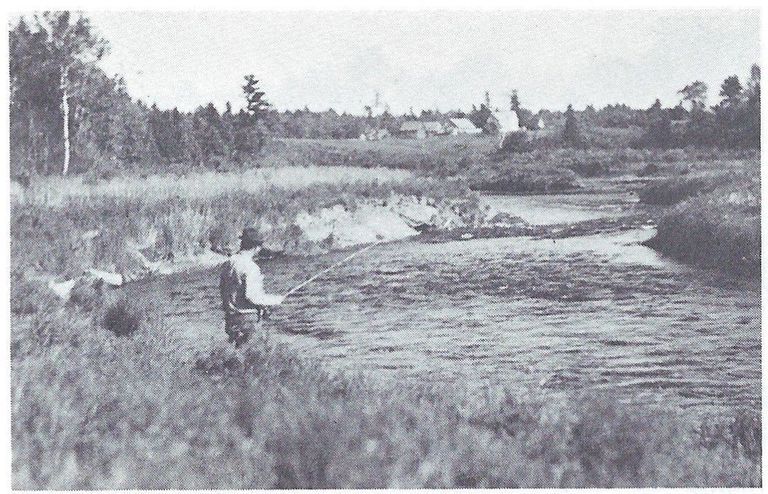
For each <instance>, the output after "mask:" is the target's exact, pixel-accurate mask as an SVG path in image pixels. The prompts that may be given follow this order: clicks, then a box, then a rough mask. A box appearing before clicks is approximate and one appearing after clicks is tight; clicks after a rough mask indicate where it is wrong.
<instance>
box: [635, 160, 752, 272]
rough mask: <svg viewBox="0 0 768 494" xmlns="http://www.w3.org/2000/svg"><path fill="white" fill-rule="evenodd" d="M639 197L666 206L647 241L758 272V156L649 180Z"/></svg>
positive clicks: (712, 264)
mask: <svg viewBox="0 0 768 494" xmlns="http://www.w3.org/2000/svg"><path fill="white" fill-rule="evenodd" d="M640 200H641V201H642V202H644V203H646V204H654V205H661V206H666V209H664V210H662V211H661V212H660V214H659V216H658V220H657V222H658V229H657V234H656V236H655V237H654V238H652V239H651V240H649V241H648V242H647V243H646V245H648V246H650V247H652V248H654V249H657V250H658V251H660V252H662V253H664V254H667V255H670V256H672V257H675V258H677V259H680V260H682V261H684V262H688V263H692V264H697V265H700V266H704V267H708V268H717V269H720V270H723V271H726V272H731V273H737V274H742V275H746V276H749V277H759V276H760V257H761V253H760V249H761V236H760V201H761V197H760V161H759V158H757V157H755V158H754V159H751V160H743V161H735V162H731V163H728V164H727V166H720V167H716V168H709V169H705V170H700V171H699V172H697V173H693V174H690V175H689V174H686V175H678V176H671V177H666V178H662V179H659V180H656V181H653V182H651V183H650V184H649V185H648V186H646V187H645V188H644V189H643V190H641V191H640Z"/></svg>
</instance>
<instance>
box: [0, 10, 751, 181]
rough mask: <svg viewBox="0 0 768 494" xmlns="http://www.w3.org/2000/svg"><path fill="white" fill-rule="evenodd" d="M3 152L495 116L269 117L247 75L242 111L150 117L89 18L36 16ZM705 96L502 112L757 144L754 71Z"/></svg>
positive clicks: (167, 146)
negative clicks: (105, 62)
mask: <svg viewBox="0 0 768 494" xmlns="http://www.w3.org/2000/svg"><path fill="white" fill-rule="evenodd" d="M9 49H10V53H9V55H10V151H11V167H12V168H11V170H12V173H14V174H20V173H25V174H54V173H63V174H66V173H69V172H70V171H76V172H82V171H87V170H90V169H95V168H98V167H102V168H103V167H105V166H107V165H109V166H114V167H125V166H131V165H134V164H137V163H152V164H162V163H166V164H168V165H173V164H180V165H183V166H195V165H206V166H211V165H214V166H215V165H216V164H217V163H221V162H241V163H242V162H247V161H249V160H252V159H254V157H255V156H256V155H257V154H258V153H259V151H260V150H262V149H263V147H264V145H265V143H266V142H267V139H268V138H269V137H288V138H314V139H321V138H324V139H353V138H358V137H359V136H360V135H361V134H363V133H365V132H366V131H367V130H368V129H371V128H386V129H388V130H389V131H390V132H391V133H395V132H397V130H398V129H399V127H400V125H401V124H402V122H403V121H406V120H423V121H427V120H438V121H447V119H448V118H454V117H459V118H461V117H465V118H468V119H470V120H471V121H472V122H473V123H475V125H477V126H478V127H480V128H485V127H486V123H487V121H488V117H489V116H490V114H491V113H492V111H493V110H497V109H499V108H498V107H494V106H492V104H491V101H490V96H489V94H488V93H487V92H486V94H485V99H484V101H483V102H481V103H480V104H479V105H473V107H472V108H471V110H470V111H467V112H464V111H461V110H453V111H447V112H440V111H438V110H424V111H422V112H421V113H419V114H416V113H414V112H413V111H411V112H410V113H408V114H404V115H399V116H398V115H393V114H391V113H390V112H389V111H384V112H383V113H382V114H379V115H377V116H374V115H372V113H371V112H370V111H369V112H368V114H367V115H351V114H346V113H337V112H335V111H334V110H327V111H323V112H313V111H310V110H309V109H307V108H304V109H301V110H296V111H282V112H280V111H276V110H275V109H273V108H272V107H271V106H270V105H269V103H268V102H267V99H266V97H265V94H264V92H263V91H262V90H261V89H260V88H259V85H258V84H259V81H258V80H257V79H256V77H255V76H253V75H248V76H245V78H244V80H243V85H242V90H243V92H242V96H243V100H242V103H243V106H244V107H243V108H242V109H240V110H237V111H235V110H233V107H232V105H231V104H230V103H227V104H226V106H225V109H224V111H219V109H217V108H216V106H215V105H213V104H212V103H208V104H204V105H201V106H200V107H198V108H197V109H196V110H194V111H191V112H185V111H180V110H178V109H176V108H174V109H160V108H158V107H157V106H156V105H154V104H153V105H148V104H146V103H144V102H142V101H135V100H133V99H132V98H131V97H130V96H129V94H128V92H127V90H126V87H125V82H124V80H123V79H122V78H121V77H119V76H114V77H110V76H108V75H107V74H106V73H105V72H104V71H103V70H102V69H101V68H100V67H99V66H98V62H99V61H100V60H101V59H102V58H103V57H104V56H105V55H106V54H107V53H108V50H109V44H108V42H107V41H106V40H104V39H103V38H101V37H100V36H99V35H98V33H97V32H96V30H95V29H94V28H93V26H92V25H91V23H90V21H89V20H88V18H87V17H85V16H82V15H72V14H70V13H69V12H46V13H43V14H40V15H36V16H34V17H33V18H31V19H25V18H21V19H19V20H18V21H17V22H16V23H15V24H14V25H13V26H12V27H11V29H10V33H9ZM707 91H708V88H707V86H706V84H704V83H703V82H701V81H695V82H693V83H691V84H689V85H687V86H686V87H684V88H683V89H681V90H680V95H681V101H680V103H679V104H677V105H676V106H675V107H672V108H663V107H662V105H661V103H660V102H659V101H658V100H657V101H656V103H655V104H654V105H653V106H651V107H650V108H648V109H633V108H631V107H629V106H627V105H623V104H616V105H607V106H605V107H604V108H601V109H599V110H598V109H595V108H594V107H592V106H587V107H586V108H585V109H584V110H583V111H580V112H577V111H575V110H573V108H572V107H569V109H568V110H567V111H566V112H559V111H557V112H552V111H548V110H541V111H539V112H536V113H534V112H532V111H531V110H529V109H527V108H525V107H524V106H523V105H522V103H521V101H520V97H519V95H518V93H517V91H512V93H511V94H510V99H509V104H508V105H503V106H504V107H505V108H504V109H505V110H506V109H509V110H513V111H516V112H517V113H518V116H519V118H520V122H521V125H523V126H528V127H533V126H534V124H535V122H536V121H537V120H538V119H539V118H541V119H543V120H544V122H546V124H547V125H548V126H555V127H557V128H561V129H563V130H562V134H561V137H562V139H561V141H562V142H561V143H562V144H563V145H570V146H584V145H586V144H585V143H586V141H585V140H584V139H583V137H582V134H583V131H584V129H585V128H589V127H603V128H629V127H637V128H642V129H644V133H643V137H642V138H641V139H639V140H638V142H637V143H635V144H636V145H637V146H645V147H665V148H666V147H684V146H687V145H696V146H723V147H759V134H760V69H759V67H758V66H757V65H755V66H754V67H753V68H752V71H751V74H750V78H749V80H748V81H747V82H746V84H745V85H742V83H741V81H740V80H739V78H738V77H737V76H731V77H729V78H727V79H726V80H725V81H724V82H723V84H722V86H721V91H720V95H721V96H722V100H721V101H719V102H718V103H717V104H715V105H714V106H707V103H706V94H707Z"/></svg>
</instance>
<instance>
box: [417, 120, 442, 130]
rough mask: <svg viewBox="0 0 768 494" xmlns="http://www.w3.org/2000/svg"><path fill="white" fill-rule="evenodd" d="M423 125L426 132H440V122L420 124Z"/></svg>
mask: <svg viewBox="0 0 768 494" xmlns="http://www.w3.org/2000/svg"><path fill="white" fill-rule="evenodd" d="M422 123H423V124H424V130H426V131H427V132H442V131H443V130H444V129H443V124H441V123H440V122H422Z"/></svg>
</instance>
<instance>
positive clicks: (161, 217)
mask: <svg viewBox="0 0 768 494" xmlns="http://www.w3.org/2000/svg"><path fill="white" fill-rule="evenodd" d="M404 175H408V173H407V172H397V171H391V170H362V171H361V170H359V169H347V168H317V167H316V168H293V169H275V170H268V171H250V172H245V173H242V174H238V173H230V174H222V175H217V174H212V173H209V172H206V173H203V174H190V175H188V176H185V177H174V176H168V175H160V176H148V177H145V178H142V177H117V178H114V179H111V180H108V181H97V182H96V183H92V184H89V183H84V182H83V181H82V180H81V178H79V177H74V178H72V179H67V180H66V181H62V180H46V181H41V182H39V183H36V184H33V185H32V186H31V187H29V188H27V189H26V190H24V191H23V192H22V193H21V194H19V195H18V196H17V197H16V199H15V200H13V201H12V207H11V238H12V241H11V255H12V266H13V269H14V274H15V276H16V278H20V277H23V276H22V275H23V273H22V272H24V271H33V272H35V273H48V274H55V275H61V276H63V277H72V276H79V275H80V274H82V272H83V271H84V270H86V269H88V268H97V269H102V270H106V271H116V272H119V273H133V272H137V270H138V271H141V269H143V267H142V266H141V265H140V264H141V262H140V260H138V259H137V258H136V256H135V255H134V251H140V252H141V254H142V256H144V257H145V258H146V259H147V260H148V261H149V262H159V261H163V260H168V259H180V258H188V257H194V256H199V255H204V254H206V253H209V252H210V251H211V250H212V249H213V250H214V251H219V252H222V251H226V250H227V249H230V248H232V247H234V246H235V245H236V242H237V234H238V232H239V231H240V230H241V229H242V228H243V227H244V226H254V225H255V226H258V227H260V228H261V229H262V231H263V232H264V236H265V238H266V241H267V245H268V247H270V248H271V249H273V250H279V251H285V252H288V253H293V254H307V253H312V252H315V251H318V250H320V249H322V248H323V247H322V246H320V245H318V244H317V242H311V241H309V240H308V239H307V238H306V237H305V236H304V235H303V234H302V232H301V231H300V230H297V227H296V225H295V223H294V220H295V218H296V216H297V215H298V214H299V213H307V214H311V213H314V212H317V211H320V210H322V209H323V208H328V207H331V206H334V205H341V206H342V207H343V208H345V209H347V210H355V209H356V208H357V207H358V205H359V204H362V203H365V202H370V201H372V200H376V201H379V202H383V201H386V200H387V199H388V198H390V197H392V196H393V195H401V196H408V197H429V198H430V200H431V201H433V202H434V204H436V205H437V207H443V208H446V209H447V208H449V205H450V207H453V208H454V210H455V211H458V213H459V214H467V215H470V216H471V215H472V207H470V206H471V204H473V201H474V202H476V198H473V197H472V194H470V192H469V191H468V189H467V188H466V187H465V186H462V185H460V184H458V183H457V182H455V181H454V182H450V181H445V180H440V181H438V180H434V179H425V178H421V179H419V180H404ZM201 184H205V186H201ZM467 201H468V202H467ZM464 203H466V204H467V205H468V206H467V208H465V209H462V208H461V207H458V209H457V206H460V205H461V204H464ZM129 247H131V248H129ZM16 278H14V279H16Z"/></svg>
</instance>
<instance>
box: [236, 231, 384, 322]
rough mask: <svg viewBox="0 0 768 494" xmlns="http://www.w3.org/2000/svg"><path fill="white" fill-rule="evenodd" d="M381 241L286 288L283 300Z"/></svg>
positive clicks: (382, 240)
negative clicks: (288, 288)
mask: <svg viewBox="0 0 768 494" xmlns="http://www.w3.org/2000/svg"><path fill="white" fill-rule="evenodd" d="M382 242H384V239H379V240H377V241H375V242H373V243H372V244H368V245H366V246H365V247H363V248H362V249H359V250H356V251H355V252H353V253H352V254H350V255H348V256H347V257H345V258H344V259H342V260H341V261H338V262H336V263H334V264H331V265H330V266H328V267H327V268H325V269H323V270H322V271H320V272H319V273H316V274H314V275H312V276H311V277H309V278H307V279H306V280H304V281H302V282H301V283H299V284H298V285H296V286H295V287H293V288H291V289H290V290H288V291H287V292H286V293H285V295H283V300H285V299H286V298H287V297H288V296H289V295H292V294H294V293H296V292H297V291H299V290H301V289H302V288H304V287H305V286H307V285H308V284H310V283H312V282H313V281H315V280H316V279H318V278H319V277H321V276H322V275H324V274H326V273H327V272H329V271H331V270H333V269H336V268H337V267H339V266H341V265H342V264H344V263H345V262H347V261H349V260H351V259H353V258H354V257H356V256H358V255H360V254H362V253H363V252H365V251H367V250H369V249H372V248H373V247H375V246H377V245H379V244H380V243H382ZM229 308H230V310H232V311H233V312H235V313H237V314H254V313H257V312H260V311H261V310H262V308H260V307H259V308H253V309H239V308H235V307H234V306H232V305H230V307H229Z"/></svg>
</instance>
